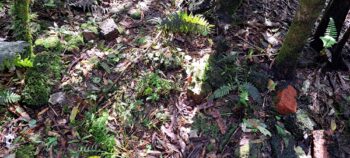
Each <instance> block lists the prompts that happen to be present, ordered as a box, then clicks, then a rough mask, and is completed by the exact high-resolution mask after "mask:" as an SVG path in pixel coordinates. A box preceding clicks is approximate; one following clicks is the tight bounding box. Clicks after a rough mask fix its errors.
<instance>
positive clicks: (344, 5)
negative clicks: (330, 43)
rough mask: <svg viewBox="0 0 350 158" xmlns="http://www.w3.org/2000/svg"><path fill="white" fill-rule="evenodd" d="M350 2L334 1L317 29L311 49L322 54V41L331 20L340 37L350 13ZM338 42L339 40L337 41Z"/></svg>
mask: <svg viewBox="0 0 350 158" xmlns="http://www.w3.org/2000/svg"><path fill="white" fill-rule="evenodd" d="M349 8H350V1H349V0H332V1H331V2H330V3H329V4H328V6H327V8H326V11H325V13H324V15H323V17H322V20H321V22H320V24H319V25H318V27H317V30H316V32H315V35H314V40H313V41H312V42H311V47H312V48H314V49H315V50H316V51H317V52H320V51H321V50H322V49H323V43H322V41H321V39H320V37H321V36H323V35H324V33H325V32H326V29H327V26H328V23H329V18H333V19H334V22H335V25H336V28H337V32H338V36H339V33H340V31H341V29H342V26H343V23H344V20H345V18H346V16H347V14H348V12H349ZM336 40H337V39H336Z"/></svg>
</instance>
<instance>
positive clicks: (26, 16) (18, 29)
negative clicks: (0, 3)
mask: <svg viewBox="0 0 350 158" xmlns="http://www.w3.org/2000/svg"><path fill="white" fill-rule="evenodd" d="M29 5H30V0H15V1H14V4H13V16H14V20H13V22H14V32H15V38H16V39H17V40H22V41H26V42H28V43H29V44H30V46H29V48H28V53H26V54H23V58H27V57H31V56H32V55H33V47H32V35H31V30H30V13H29V12H30V11H29V10H30V9H29Z"/></svg>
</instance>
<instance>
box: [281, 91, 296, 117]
mask: <svg viewBox="0 0 350 158" xmlns="http://www.w3.org/2000/svg"><path fill="white" fill-rule="evenodd" d="M296 96H297V91H296V90H295V88H294V87H293V86H291V85H288V87H287V88H285V89H283V90H281V91H279V92H278V94H277V104H276V108H277V112H278V113H280V114H282V115H288V114H293V113H296V112H297V100H296Z"/></svg>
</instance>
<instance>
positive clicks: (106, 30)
mask: <svg viewBox="0 0 350 158" xmlns="http://www.w3.org/2000/svg"><path fill="white" fill-rule="evenodd" d="M117 27H118V26H117V24H116V23H115V22H114V20H113V19H111V18H110V19H106V20H104V21H103V22H102V23H101V24H100V30H101V35H102V37H103V39H105V40H106V41H108V42H110V41H113V40H115V39H116V38H117V37H118V29H117Z"/></svg>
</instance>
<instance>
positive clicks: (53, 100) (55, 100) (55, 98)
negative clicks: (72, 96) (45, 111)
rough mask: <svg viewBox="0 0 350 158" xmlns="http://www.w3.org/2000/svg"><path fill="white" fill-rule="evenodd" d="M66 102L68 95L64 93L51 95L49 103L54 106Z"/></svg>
mask: <svg viewBox="0 0 350 158" xmlns="http://www.w3.org/2000/svg"><path fill="white" fill-rule="evenodd" d="M65 101H66V94H65V93H64V92H57V93H54V94H52V95H50V99H49V103H50V104H52V105H56V104H59V105H61V104H63V103H64V102H65Z"/></svg>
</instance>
